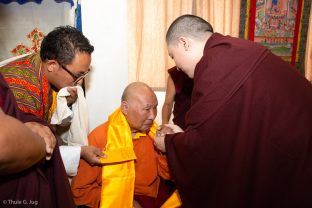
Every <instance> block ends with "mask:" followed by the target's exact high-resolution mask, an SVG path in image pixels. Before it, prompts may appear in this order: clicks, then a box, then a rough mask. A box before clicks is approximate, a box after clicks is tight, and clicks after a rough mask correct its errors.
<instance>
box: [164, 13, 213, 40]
mask: <svg viewBox="0 0 312 208" xmlns="http://www.w3.org/2000/svg"><path fill="white" fill-rule="evenodd" d="M207 32H211V33H213V28H212V26H211V24H210V23H209V22H207V21H206V20H204V19H203V18H201V17H198V16H195V15H191V14H186V15H182V16H180V17H178V18H177V19H176V20H174V21H173V22H172V24H171V25H170V27H169V29H168V31H167V34H166V42H167V44H173V43H175V42H177V41H178V38H179V37H180V36H189V37H192V38H195V39H203V38H205V37H206V35H207Z"/></svg>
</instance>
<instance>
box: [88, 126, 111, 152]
mask: <svg viewBox="0 0 312 208" xmlns="http://www.w3.org/2000/svg"><path fill="white" fill-rule="evenodd" d="M107 127H108V123H107V122H105V123H103V124H101V125H99V126H97V127H96V128H95V129H93V130H92V131H91V133H90V134H89V136H88V140H89V145H94V146H96V147H105V144H106V140H107Z"/></svg>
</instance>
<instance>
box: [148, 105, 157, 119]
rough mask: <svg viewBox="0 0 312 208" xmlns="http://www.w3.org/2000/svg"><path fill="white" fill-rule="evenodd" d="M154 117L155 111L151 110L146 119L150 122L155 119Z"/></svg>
mask: <svg viewBox="0 0 312 208" xmlns="http://www.w3.org/2000/svg"><path fill="white" fill-rule="evenodd" d="M156 115H157V109H154V108H152V109H150V113H149V116H148V118H149V119H151V120H154V119H155V118H156Z"/></svg>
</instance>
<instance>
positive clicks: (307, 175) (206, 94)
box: [165, 33, 312, 208]
mask: <svg viewBox="0 0 312 208" xmlns="http://www.w3.org/2000/svg"><path fill="white" fill-rule="evenodd" d="M186 125H187V128H186V130H185V132H184V133H178V134H174V135H167V136H166V138H165V143H166V151H167V158H168V162H169V167H170V170H171V174H172V177H173V179H174V180H175V183H176V186H177V188H178V190H179V192H180V195H181V198H182V202H183V207H214V208H218V207H231V208H235V207H237V208H250V207H253V208H263V207H266V208H268V207H283V208H293V207H300V208H305V207H307V208H308V207H312V197H311V196H312V195H311V193H312V177H311V176H312V85H311V84H310V83H309V82H308V81H307V80H306V79H305V78H304V77H303V76H301V75H300V74H299V73H298V72H297V71H296V70H295V69H294V68H292V67H291V66H290V65H289V64H287V63H286V62H284V61H282V60H281V59H280V58H279V57H277V56H275V55H273V54H272V53H271V52H269V51H268V50H267V49H266V48H264V47H262V46H260V45H257V44H255V43H253V42H251V41H245V40H240V39H237V38H231V37H227V36H222V35H220V34H216V33H215V34H213V35H212V36H211V37H210V38H209V40H208V41H207V43H206V46H205V50H204V55H203V57H202V59H201V60H200V62H199V63H198V64H197V66H196V68H195V74H194V89H193V96H192V104H191V108H190V110H189V112H188V113H187V115H186Z"/></svg>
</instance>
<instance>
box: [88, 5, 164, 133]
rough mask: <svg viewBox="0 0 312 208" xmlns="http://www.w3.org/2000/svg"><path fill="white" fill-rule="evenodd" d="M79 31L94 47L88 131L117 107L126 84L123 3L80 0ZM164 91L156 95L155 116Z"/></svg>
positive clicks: (126, 69)
mask: <svg viewBox="0 0 312 208" xmlns="http://www.w3.org/2000/svg"><path fill="white" fill-rule="evenodd" d="M82 30H83V33H84V35H85V36H86V37H88V39H89V40H90V42H91V44H93V45H94V47H95V50H94V52H93V55H92V64H91V65H92V73H91V74H90V75H89V76H88V77H87V78H86V97H87V102H88V106H89V115H90V130H92V129H94V128H95V127H96V126H98V125H99V124H101V123H103V122H104V121H106V120H107V118H108V116H109V115H110V114H111V113H112V112H113V111H114V110H115V109H116V108H117V107H118V106H119V105H120V99H121V94H122V92H123V90H124V88H125V87H126V86H127V84H128V57H127V53H128V48H127V47H128V46H127V45H128V43H127V38H128V36H127V1H126V0H113V1H107V0H104V1H103V0H84V1H82ZM164 95H165V92H156V96H157V97H158V115H157V118H156V121H157V122H158V123H160V122H161V120H160V118H161V107H162V104H163V102H164Z"/></svg>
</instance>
